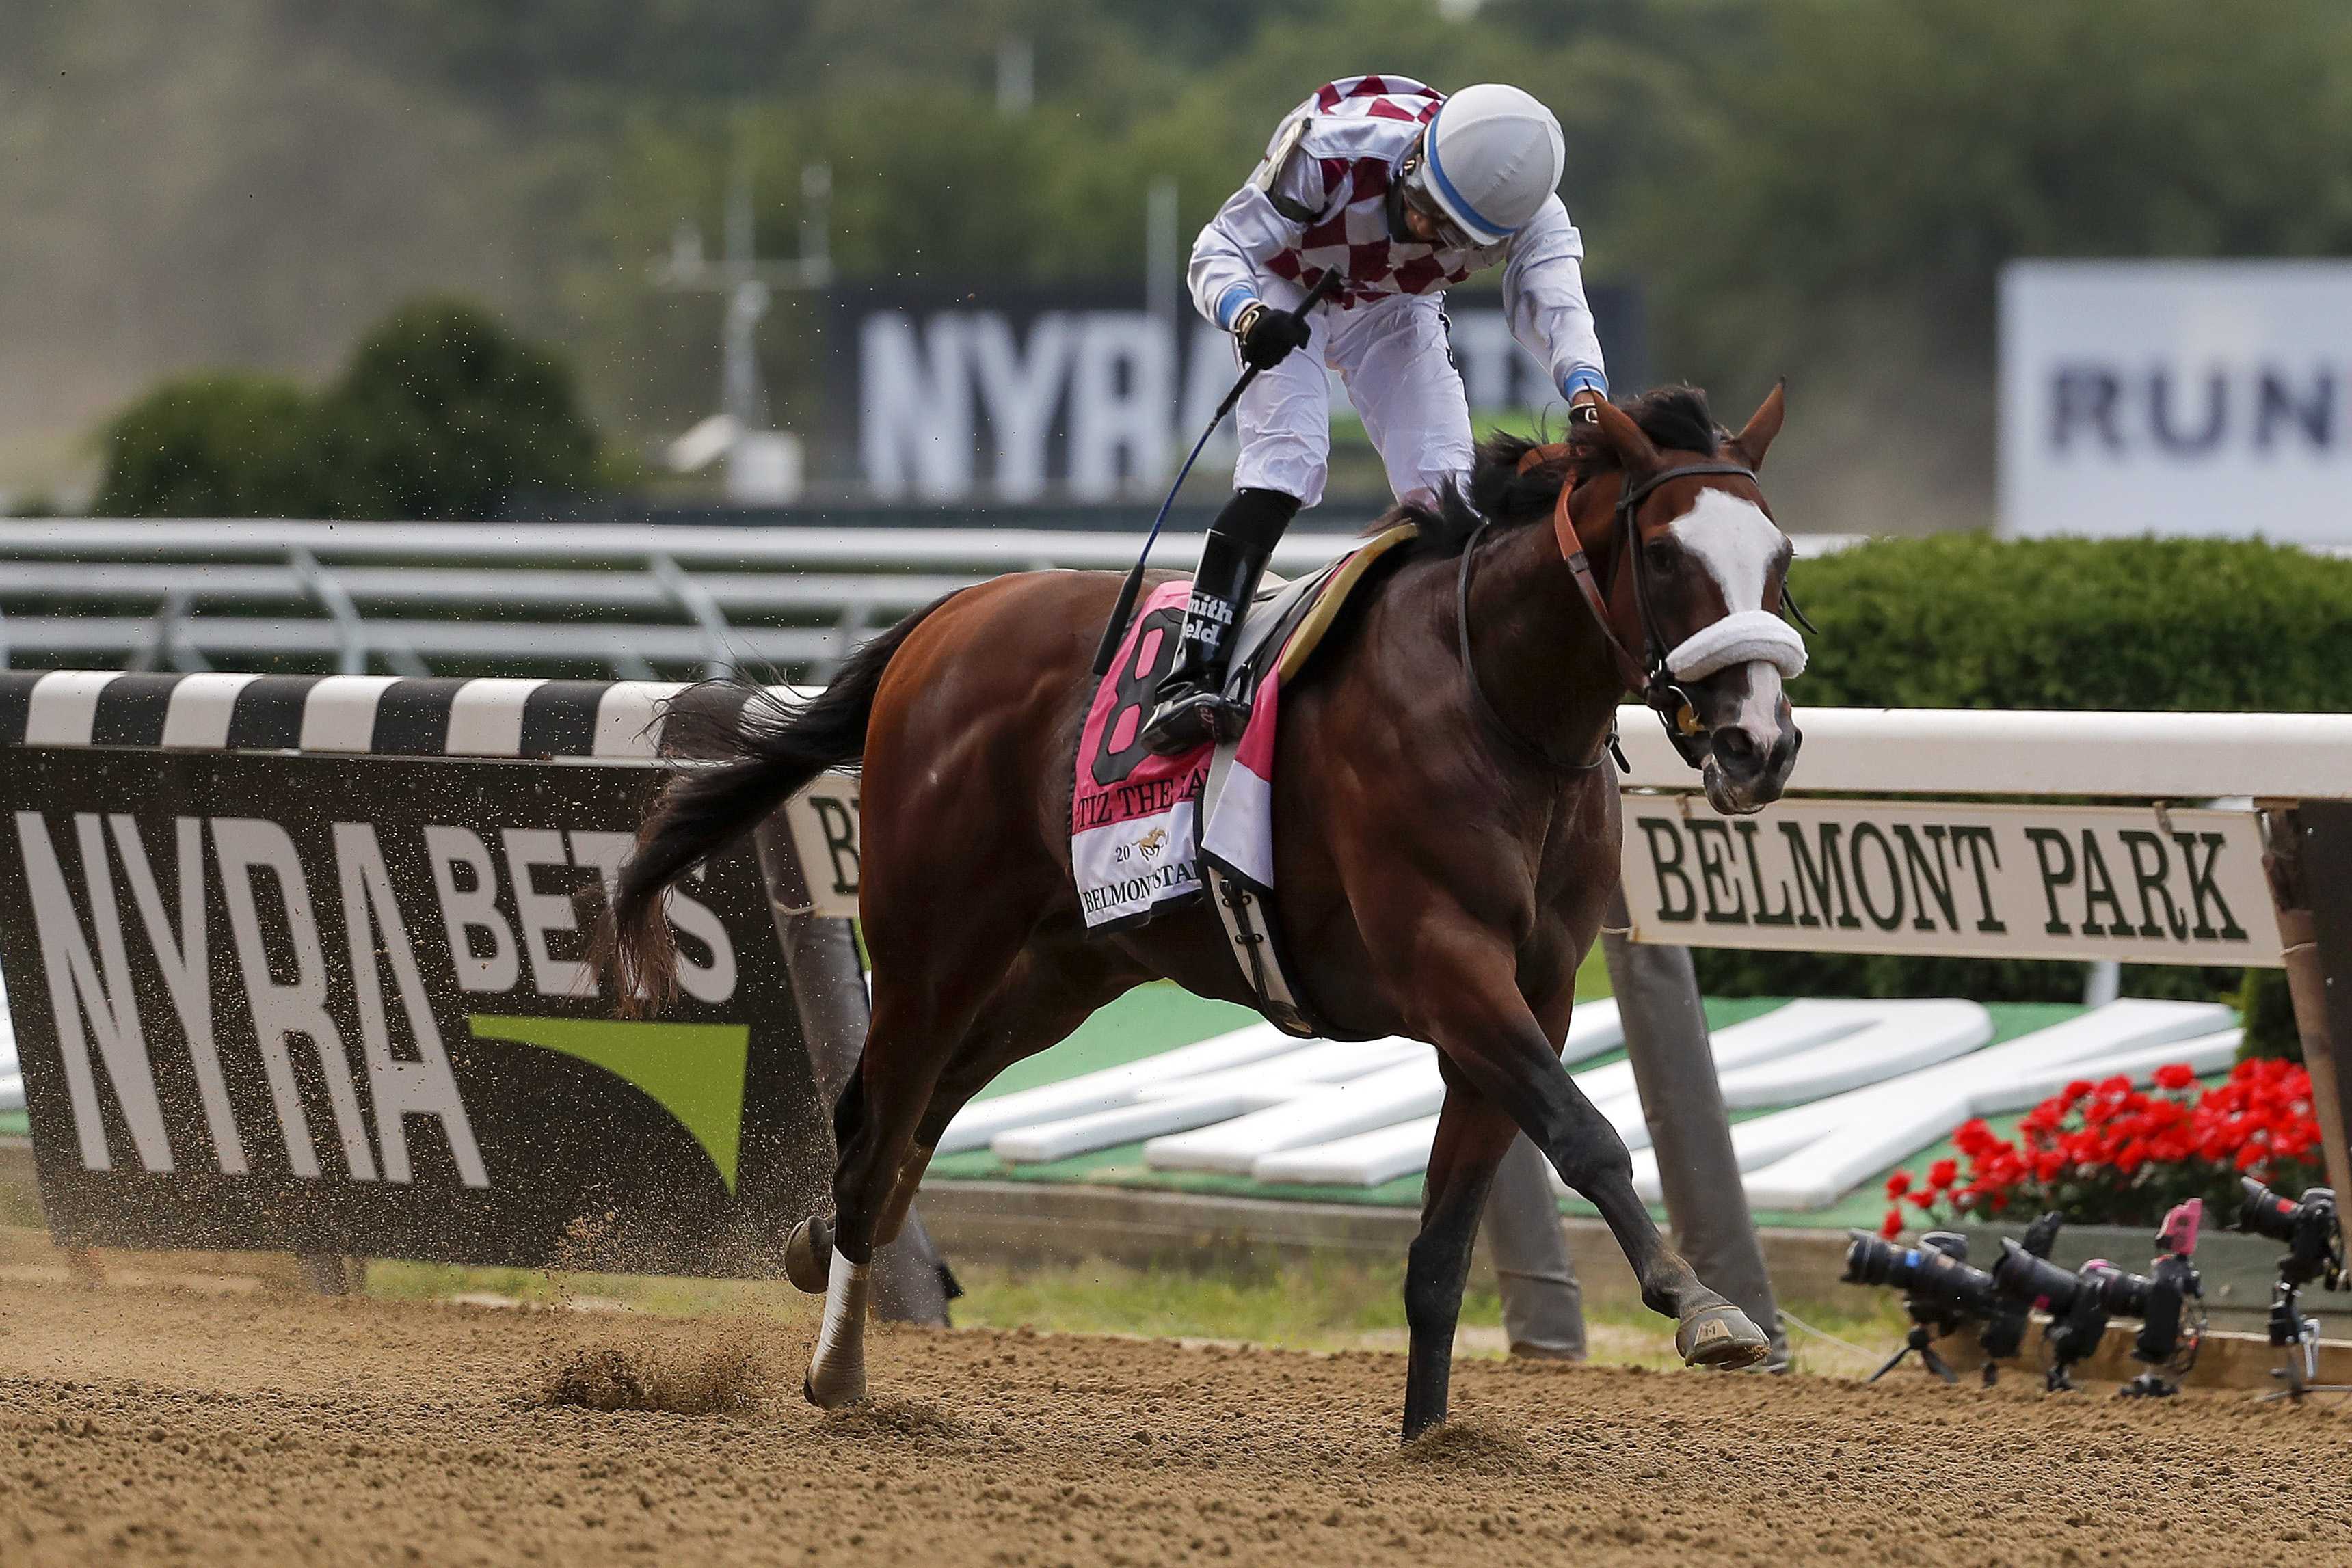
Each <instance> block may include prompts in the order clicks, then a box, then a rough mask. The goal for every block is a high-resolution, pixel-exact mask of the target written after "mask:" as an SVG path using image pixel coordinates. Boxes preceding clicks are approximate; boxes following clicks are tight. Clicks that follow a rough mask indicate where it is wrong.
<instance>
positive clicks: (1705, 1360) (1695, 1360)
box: [1675, 1301, 1772, 1372]
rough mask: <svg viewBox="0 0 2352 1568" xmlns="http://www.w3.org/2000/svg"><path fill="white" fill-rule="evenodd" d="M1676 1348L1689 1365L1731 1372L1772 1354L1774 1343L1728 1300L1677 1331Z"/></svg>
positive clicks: (1695, 1314) (1702, 1311)
mask: <svg viewBox="0 0 2352 1568" xmlns="http://www.w3.org/2000/svg"><path fill="white" fill-rule="evenodd" d="M1675 1351H1676V1352H1677V1353H1678V1354H1680V1355H1681V1356H1682V1358H1683V1361H1684V1363H1685V1364H1686V1365H1690V1366H1707V1367H1713V1368H1715V1369H1717V1371H1722V1372H1730V1371H1734V1370H1736V1369H1738V1368H1739V1367H1743V1366H1753V1365H1755V1364H1757V1363H1758V1362H1759V1361H1761V1360H1763V1359H1764V1358H1765V1357H1766V1356H1768V1355H1769V1354H1772V1342H1771V1340H1769V1338H1767V1337H1766V1336H1765V1333H1764V1331H1763V1330H1762V1329H1759V1328H1758V1327H1757V1326H1756V1325H1755V1323H1754V1322H1750V1321H1749V1319H1748V1314H1747V1313H1746V1312H1741V1311H1740V1310H1739V1309H1738V1307H1735V1306H1733V1305H1732V1304H1731V1303H1730V1302H1729V1301H1722V1302H1718V1303H1717V1304H1716V1305H1714V1306H1711V1307H1701V1308H1699V1309H1698V1310H1697V1311H1696V1312H1693V1313H1691V1315H1690V1316H1688V1317H1686V1318H1685V1319H1684V1320H1683V1321H1682V1326H1681V1327H1680V1328H1678V1329H1676V1330H1675Z"/></svg>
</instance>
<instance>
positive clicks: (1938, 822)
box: [1624, 795, 2279, 967]
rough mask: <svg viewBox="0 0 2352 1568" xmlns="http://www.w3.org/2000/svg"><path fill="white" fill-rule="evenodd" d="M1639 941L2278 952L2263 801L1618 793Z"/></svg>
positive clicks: (2144, 954) (1853, 948)
mask: <svg viewBox="0 0 2352 1568" xmlns="http://www.w3.org/2000/svg"><path fill="white" fill-rule="evenodd" d="M1624 820H1625V841H1624V883H1625V901H1626V904H1627V905H1628V907H1629V908H1631V910H1632V911H1633V939H1634V940H1635V941H1639V942H1660V943H1670V944H1674V945H1675V946H1687V947H1779V948H1793V949H1796V950H1799V951H1806V952H1823V953H1913V954H1922V955H1925V954H1937V955H1944V956H1954V957H1960V956H1982V957H1991V958H2115V959H2119V960H2122V961H2124V962H2126V963H2133V964H2214V965H2251V966H2254V967H2276V966H2277V965H2278V963H2279V937H2278V925H2277V922H2276V920H2275V919H2274V917H2273V915H2272V912H2271V898H2270V891H2269V884H2268V883H2266V882H2265V881H2264V879H2263V859H2262V854H2263V851H2262V832H2261V828H2260V825H2259V821H2258V819H2257V818H2256V817H2255V815H2254V813H2253V812H2252V811H2205V810H2158V809H2157V808H2155V807H2128V808H2126V807H2076V806H2008V805H1999V806H1994V805H1958V806H1935V805H1924V804H1920V803H1917V802H1913V801H1888V800H1836V801H1821V800H1795V801H1782V802H1781V803H1780V804H1779V805H1776V806H1773V807H1771V808H1769V810H1765V811H1763V812H1762V813H1760V814H1759V815H1757V816H1753V817H1719V816H1717V815H1716V814H1715V812H1713V811H1711V810H1708V809H1707V808H1706V805H1705V803H1704V802H1701V801H1698V800H1694V799H1693V798H1691V797H1688V796H1681V795H1628V796H1627V797H1626V798H1625V810H1624Z"/></svg>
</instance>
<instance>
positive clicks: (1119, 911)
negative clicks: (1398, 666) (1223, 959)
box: [1070, 525, 1413, 989]
mask: <svg viewBox="0 0 2352 1568" xmlns="http://www.w3.org/2000/svg"><path fill="white" fill-rule="evenodd" d="M1412 533H1413V530H1412V528H1411V527H1410V526H1409V525H1408V526H1405V527H1402V528H1391V529H1390V530H1388V532H1386V533H1384V534H1382V535H1381V536H1380V537H1379V538H1374V539H1370V540H1368V541H1366V543H1365V544H1363V545H1362V546H1360V547H1359V548H1358V549H1355V550H1353V551H1351V552H1349V554H1348V555H1346V556H1343V557H1341V558H1340V559H1338V560H1336V561H1334V562H1332V563H1331V565H1329V566H1328V567H1326V568H1325V569H1324V570H1322V571H1320V572H1318V573H1316V574H1315V575H1314V576H1313V577H1311V578H1308V579H1307V580H1302V581H1298V582H1293V583H1288V584H1285V585H1283V586H1282V587H1281V588H1280V589H1279V590H1277V591H1276V592H1274V593H1272V594H1264V595H1261V596H1259V598H1258V599H1257V600H1256V601H1255V602H1254V603H1253V605H1252V606H1251V613H1250V614H1249V615H1248V616H1247V617H1245V618H1244V621H1243V623H1242V628H1241V631H1240V632H1239V634H1238V636H1237V638H1236V641H1235V644H1234V668H1235V672H1236V673H1235V677H1234V680H1235V685H1234V687H1232V688H1231V689H1235V690H1237V691H1245V692H1253V693H1254V696H1253V700H1252V703H1251V711H1250V722H1249V725H1248V727H1247V728H1246V731H1245V732H1244V736H1243V737H1242V741H1241V748H1242V750H1243V751H1244V753H1245V754H1246V756H1247V758H1248V759H1249V761H1250V762H1251V763H1254V764H1255V768H1254V769H1252V777H1251V779H1250V780H1249V783H1248V785H1247V786H1245V787H1244V788H1243V789H1238V790H1235V791H1230V792H1228V793H1229V794H1230V796H1231V798H1232V799H1234V801H1235V806H1236V810H1235V813H1234V815H1235V819H1236V820H1235V822H1234V825H1233V826H1232V827H1231V828H1228V829H1224V830H1223V833H1224V836H1225V838H1226V840H1228V841H1235V842H1236V844H1237V845H1244V844H1245V845H1246V846H1248V847H1247V848H1246V849H1239V850H1238V851H1237V855H1236V858H1237V859H1238V860H1239V861H1240V862H1242V863H1243V864H1244V865H1246V866H1248V867H1249V868H1251V869H1252V870H1253V871H1261V870H1262V871H1263V872H1264V873H1265V876H1266V879H1267V880H1268V881H1269V882H1270V880H1271V876H1272V866H1273V859H1274V853H1273V836H1272V835H1273V824H1272V811H1271V809H1270V808H1271V800H1272V796H1271V789H1270V788H1269V786H1270V781H1271V777H1272V774H1273V766H1274V764H1273V758H1274V755H1275V750H1274V736H1275V722H1276V706H1277V705H1276V687H1277V685H1278V684H1279V682H1280V681H1282V680H1287V679H1292V678H1295V677H1296V675H1297V672H1298V671H1299V670H1300V669H1301V668H1303V667H1304V665H1305V663H1306V657H1307V654H1308V653H1312V652H1313V650H1314V647H1315V645H1316V644H1317V643H1319V642H1320V641H1321V638H1322V635H1323V633H1324V632H1325V631H1327V630H1328V628H1329V626H1330V625H1331V623H1332V622H1333V620H1334V619H1335V618H1336V616H1337V614H1338V611H1339V604H1340V602H1341V601H1344V599H1345V598H1346V597H1347V595H1348V594H1349V592H1350V591H1353V590H1354V588H1355V587H1356V586H1357V584H1358V583H1360V582H1361V581H1362V580H1363V578H1364V574H1365V571H1366V570H1367V569H1368V568H1369V567H1370V564H1371V562H1372V561H1373V560H1375V559H1378V558H1379V557H1381V555H1384V554H1386V553H1387V552H1388V551H1389V550H1390V549H1393V548H1395V547H1396V546H1397V545H1399V544H1402V543H1403V542H1405V540H1407V539H1410V538H1412ZM1190 586H1191V585H1190V584H1189V583H1188V582H1187V581H1186V580H1184V579H1181V578H1175V579H1171V580H1168V581H1166V582H1162V583H1160V584H1159V585H1158V586H1156V587H1154V588H1153V589H1152V590H1151V591H1150V592H1149V593H1148V594H1146V595H1145V597H1144V599H1143V601H1142V602H1141V603H1140V604H1139V606H1138V607H1137V612H1136V615H1135V617H1134V619H1133V620H1132V621H1131V622H1129V626H1128V630H1127V634H1126V636H1125V638H1124V639H1123V640H1122V641H1121V643H1120V644H1119V654H1118V659H1117V660H1116V661H1115V662H1114V663H1113V664H1112V665H1111V669H1110V673H1109V674H1108V675H1106V676H1105V677H1104V678H1103V680H1102V682H1101V683H1100V684H1099V685H1097V686H1096V688H1095V694H1094V698H1093V700H1092V702H1090V703H1089V704H1088V705H1087V716H1086V722H1085V723H1084V724H1083V725H1082V726H1081V727H1080V728H1079V732H1078V748H1077V758H1076V778H1075V780H1074V787H1073V789H1072V792H1071V800H1070V869H1071V874H1072V879H1073V880H1074V881H1075V882H1076V884H1077V891H1078V901H1079V906H1080V909H1081V911H1082V912H1083V914H1084V916H1085V919H1086V923H1087V925H1088V926H1089V927H1090V928H1092V929H1096V930H1104V929H1110V928H1116V927H1118V926H1120V925H1131V924H1136V923H1139V922H1140V921H1143V920H1146V919H1149V918H1150V916H1151V915H1154V914H1156V913H1157V912H1158V911H1160V909H1163V908H1166V907H1168V906H1170V905H1171V904H1178V903H1181V902H1183V901H1186V900H1189V899H1191V898H1192V897H1194V896H1195V895H1197V894H1199V893H1200V892H1201V891H1202V880H1201V864H1200V845H1201V837H1202V835H1201V829H1202V825H1203V824H1202V820H1201V801H1202V791H1203V789H1204V787H1205V785H1206V782H1207V779H1208V775H1209V768H1210V766H1211V764H1212V761H1213V747H1208V746H1202V747H1198V748H1197V749H1195V750H1194V751H1192V752H1190V753H1187V754H1186V755H1184V756H1181V757H1173V758H1163V757H1154V756H1153V755H1151V753H1150V752H1149V751H1147V750H1146V749H1144V747H1143V744H1142V740H1141V738H1140V734H1141V730H1142V728H1143V720H1144V716H1145V715H1147V714H1148V713H1149V712H1150V706H1151V701H1152V695H1153V692H1154V689H1155V688H1156V687H1157V686H1158V685H1159V682H1160V676H1161V675H1162V674H1165V673H1166V671H1167V669H1168V667H1169V665H1170V664H1171V663H1172V662H1173V660H1174V658H1175V652H1176V640H1177V633H1178V632H1179V631H1180V630H1181V626H1182V624H1183V614H1184V601H1185V599H1186V597H1187V594H1188V592H1189V590H1190ZM1249 972H1250V969H1249V967H1248V966H1246V965H1245V966H1244V973H1249ZM1261 989H1263V988H1261Z"/></svg>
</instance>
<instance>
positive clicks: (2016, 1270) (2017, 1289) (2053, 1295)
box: [1992, 1239, 2083, 1314]
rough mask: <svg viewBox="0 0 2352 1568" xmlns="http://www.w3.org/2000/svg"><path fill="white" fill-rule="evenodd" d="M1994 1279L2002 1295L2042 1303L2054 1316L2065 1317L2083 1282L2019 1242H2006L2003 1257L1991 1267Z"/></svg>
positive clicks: (2003, 1243)
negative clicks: (2034, 1253)
mask: <svg viewBox="0 0 2352 1568" xmlns="http://www.w3.org/2000/svg"><path fill="white" fill-rule="evenodd" d="M1992 1277H1993V1280H1994V1281H1995V1282H1996V1283H1997V1284H1999V1285H2000V1290H2001V1293H2002V1294H2003V1295H2006V1296H2008V1297H2010V1298H2011V1299H2012V1300H2015V1301H2028V1302H2031V1301H2042V1302H2044V1303H2046V1304H2047V1305H2048V1308H2049V1310H2050V1312H2052V1313H2053V1314H2057V1313H2063V1312H2065V1311H2066V1310H2067V1309H2068V1308H2070V1307H2072V1306H2073V1305H2074V1296H2075V1293H2076V1292H2077V1291H2080V1290H2081V1289H2082V1288H2083V1281H2081V1280H2079V1279H2077V1278H2076V1277H2075V1276H2074V1274H2073V1273H2071V1272H2069V1271H2068V1270H2064V1269H2061V1268H2060V1267H2058V1265H2057V1264H2055V1263H2053V1262H2051V1261H2049V1260H2047V1259H2042V1258H2036V1257H2035V1256H2034V1255H2033V1254H2032V1253H2031V1252H2028V1251H2027V1250H2026V1249H2024V1248H2022V1247H2020V1246H2019V1245H2018V1244H2017V1243H2016V1242H2014V1241H2011V1240H2007V1239H2003V1240H2002V1242H2001V1244H2000V1258H1999V1259H1997V1260H1995V1261H1994V1263H1993V1266H1992Z"/></svg>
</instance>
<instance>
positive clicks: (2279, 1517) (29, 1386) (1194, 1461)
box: [0, 1283, 2352, 1568]
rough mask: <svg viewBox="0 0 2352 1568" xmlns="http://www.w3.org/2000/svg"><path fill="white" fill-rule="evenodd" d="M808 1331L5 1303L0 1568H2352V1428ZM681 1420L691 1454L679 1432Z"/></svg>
mask: <svg viewBox="0 0 2352 1568" xmlns="http://www.w3.org/2000/svg"><path fill="white" fill-rule="evenodd" d="M813 1327H814V1312H810V1313H809V1314H808V1316H807V1319H806V1321H794V1322H779V1321H776V1320H773V1319H763V1320H751V1319H741V1320H731V1321H730V1320H724V1319H698V1320H655V1319H646V1318H639V1317H635V1316H628V1317H622V1316H614V1315H593V1314H585V1313H578V1312H538V1313H520V1312H511V1311H495V1310H479V1309H468V1308H462V1307H446V1306H443V1307H432V1306H407V1305H394V1304H389V1303H384V1302H380V1301H367V1300H341V1301H331V1300H315V1299H309V1298H304V1297H300V1296H296V1295H292V1294H290V1293H275V1294H273V1293H266V1292H265V1293H262V1294H258V1295H251V1294H248V1295H243V1296H235V1295H205V1294H198V1293H194V1292H190V1291H169V1290H144V1291H140V1290H87V1289H82V1288H79V1287H76V1286H72V1285H60V1284H40V1283H29V1284H28V1283H12V1284H0V1563H7V1564H11V1565H16V1564H46V1563H98V1562H104V1563H122V1562H133V1563H137V1562H147V1561H171V1562H178V1563H199V1564H202V1563H498V1564H505V1563H523V1562H530V1563H669V1562H677V1563H844V1564H847V1563H858V1564H866V1563H922V1564H926V1565H933V1564H961V1563H975V1564H1040V1565H1047V1564H1059V1563H1276V1564H1280V1565H1281V1568H1302V1565H1306V1564H1323V1563H1329V1564H1350V1565H1353V1564H1374V1563H1411V1564H1414V1565H1415V1568H1429V1565H1430V1564H1432V1563H1444V1564H1445V1565H1446V1568H1456V1565H1464V1564H1471V1563H1538V1562H1542V1563H1575V1564H1579V1565H1580V1568H1581V1565H1585V1564H1604V1563H1675V1564H1685V1563H1689V1564H1699V1563H1758V1564H1763V1563H1770V1564H1776V1565H1779V1564H1803V1563H1884V1564H1904V1565H1910V1564H1946V1563H1948V1564H1969V1565H1971V1568H1973V1565H1976V1564H1981V1563H2003V1564H2024V1563H2053V1564H2055V1563H2069V1564H2089V1563H2103V1562H2104V1563H2116V1564H2134V1563H2227V1564H2230V1565H2231V1568H2254V1565H2256V1564H2267V1563H2278V1564H2298V1565H2300V1564H2312V1563H2352V1513H2347V1511H2346V1510H2345V1508H2344V1507H2343V1506H2342V1488H2343V1487H2344V1485H2345V1477H2346V1475H2347V1470H2352V1466H2347V1460H2352V1441H2347V1438H2352V1425H2347V1419H2346V1417H2345V1416H2342V1415H2339V1414H2338V1413H2337V1412H2336V1411H2335V1410H2333V1409H2327V1408H2319V1407H2305V1408H2303V1409H2287V1408H2284V1407H2282V1406H2256V1405H2253V1404H2252V1403H2250V1402H2249V1400H2248V1398H2247V1396H2244V1395H2241V1394H2230V1395H2190V1396H2185V1397H2182V1398H2179V1399H2174V1400H2169V1401H2162V1402H2156V1401H2140V1402H2124V1401H2118V1400H2116V1399H2115V1398H2113V1397H2111V1396H2107V1395H2106V1394H2105V1392H2101V1393H2097V1394H2077V1395H2072V1396H2060V1397H2056V1398H2049V1397H2045V1396H2042V1394H2041V1393H2040V1392H2039V1391H2038V1389H2037V1390H2029V1389H2027V1388H2026V1387H2025V1386H2023V1385H2022V1382H2021V1380H2018V1381H2017V1382H2015V1384H2014V1385H2011V1386H2004V1387H2002V1388H2000V1389H1996V1390H1993V1391H1991V1392H1990V1393H1988V1392H1986V1391H1984V1390H1981V1389H1979V1388H1977V1387H1975V1386H1972V1385H1963V1386H1961V1387H1958V1388H1946V1387H1944V1386H1942V1385H1938V1384H1936V1383H1933V1382H1931V1381H1930V1380H1928V1379H1927V1378H1926V1377H1924V1376H1921V1375H1917V1374H1916V1373H1914V1372H1911V1371H1910V1370H1909V1369H1907V1368H1906V1372H1905V1373H1904V1374H1902V1375H1897V1376H1896V1377H1895V1378H1890V1379H1889V1380H1888V1381H1887V1382H1885V1383H1882V1384H1880V1385H1877V1386H1875V1387H1864V1386H1862V1385H1855V1384H1852V1383H1846V1382H1840V1381H1833V1380H1829V1379H1822V1378H1811V1377H1793V1378H1769V1377H1764V1376H1758V1375H1729V1376H1713V1375H1700V1374H1696V1373H1679V1374H1663V1375H1662V1374H1656V1373H1641V1372H1633V1371H1624V1370H1615V1371H1612V1370H1601V1369H1595V1368H1585V1367H1575V1366H1563V1365H1559V1364H1504V1363H1497V1362H1465V1363H1463V1364H1460V1365H1459V1366H1457V1368H1456V1370H1455V1373H1454V1416H1455V1419H1456V1423H1457V1424H1456V1425H1455V1426H1454V1427H1451V1428H1448V1429H1447V1430H1445V1431H1444V1433H1442V1434H1440V1435H1438V1436H1436V1437H1433V1438H1432V1439H1430V1440H1427V1441H1424V1442H1423V1443H1420V1444H1417V1445H1415V1446H1414V1447H1413V1448H1410V1449H1404V1450H1400V1448H1399V1447H1398V1445H1397V1442H1396V1437H1395V1431H1396V1424H1397V1418H1398V1408H1399V1401H1400V1399H1401V1397H1402V1388H1403V1382H1404V1362H1403V1359H1402V1357H1401V1356H1396V1355H1390V1354H1377V1353H1365V1354H1349V1355H1342V1356H1337V1357H1318V1356H1308V1355H1302V1354H1282V1353H1273V1352H1261V1351H1247V1350H1236V1349H1232V1348H1195V1347H1186V1346H1182V1345H1179V1344H1175V1343H1152V1342H1143V1341H1132V1340H1120V1339H1107V1338H1106V1339H1097V1338H1080V1337H1038V1336H1031V1335H1027V1334H1023V1333H921V1332H902V1333H887V1332H884V1333H877V1335H876V1337H875V1341H874V1343H873V1350H872V1375H873V1386H874V1390H875V1393H876V1396H877V1399H876V1402H875V1403H874V1404H872V1405H870V1406H865V1407H862V1408H859V1409H856V1410H852V1411H849V1412H845V1413H843V1414H839V1415H830V1416H829V1415H825V1414H823V1413H821V1412H818V1411H816V1410H814V1409H811V1408H809V1407H808V1406H806V1405H804V1404H803V1403H802V1401H801V1397H800V1373H801V1367H802V1364H803V1359H804V1357H805V1355H806V1352H807V1348H808V1344H809V1341H810V1338H811V1334H812V1330H813ZM642 1406H666V1407H667V1409H670V1410H688V1411H693V1412H697V1413H693V1414H673V1413H666V1411H665V1410H664V1409H646V1408H643V1407H642Z"/></svg>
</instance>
